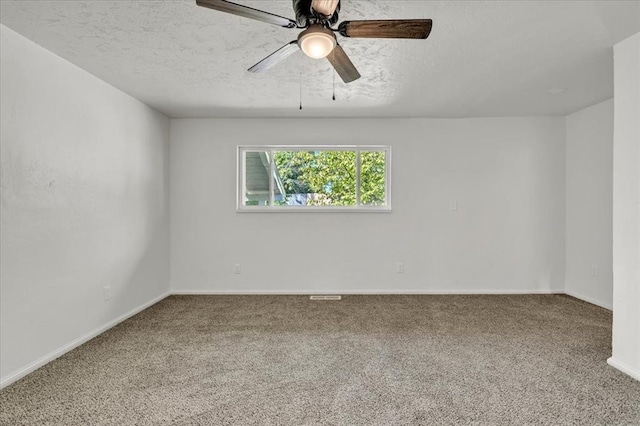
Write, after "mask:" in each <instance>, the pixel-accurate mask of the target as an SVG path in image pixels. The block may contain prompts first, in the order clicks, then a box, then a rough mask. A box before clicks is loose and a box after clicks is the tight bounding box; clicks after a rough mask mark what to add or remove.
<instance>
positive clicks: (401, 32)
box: [338, 19, 432, 39]
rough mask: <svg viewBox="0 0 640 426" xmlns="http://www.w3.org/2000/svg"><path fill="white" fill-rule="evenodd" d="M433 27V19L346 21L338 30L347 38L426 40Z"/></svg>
mask: <svg viewBox="0 0 640 426" xmlns="http://www.w3.org/2000/svg"><path fill="white" fill-rule="evenodd" d="M431 25H432V21H431V19H393V20H383V21H344V22H342V23H341V24H340V26H339V27H338V30H339V31H340V34H342V35H343V36H345V37H357V38H417V39H425V38H427V37H429V33H431Z"/></svg>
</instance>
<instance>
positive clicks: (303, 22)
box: [293, 0, 340, 27]
mask: <svg viewBox="0 0 640 426" xmlns="http://www.w3.org/2000/svg"><path fill="white" fill-rule="evenodd" d="M311 2H312V0H293V10H294V12H295V13H296V22H297V23H298V25H299V26H301V27H308V26H309V25H311V24H315V23H320V22H319V20H318V16H315V15H314V13H313V11H312V10H311ZM339 11H340V3H338V7H336V11H335V12H334V13H333V15H332V16H331V17H330V18H329V19H328V20H325V22H326V23H327V24H328V25H329V26H332V25H335V24H336V23H337V22H338V18H339V17H338V12H339Z"/></svg>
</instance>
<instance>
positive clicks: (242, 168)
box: [236, 145, 391, 213]
mask: <svg viewBox="0 0 640 426" xmlns="http://www.w3.org/2000/svg"><path fill="white" fill-rule="evenodd" d="M285 150H286V151H355V153H356V205H355V206H330V207H324V206H274V205H273V198H274V188H273V179H272V178H271V179H269V197H270V202H269V205H268V206H246V205H244V203H243V200H244V186H245V176H246V164H245V161H244V160H245V158H246V157H245V155H244V153H245V152H267V153H268V155H269V158H273V151H285ZM361 151H383V152H385V205H383V206H368V205H361V204H360V166H361V164H360V163H361V160H360V152H361ZM236 155H237V172H236V211H237V212H242V213H258V212H259V213H285V212H286V213H291V212H300V213H320V212H343V213H344V212H355V213H357V212H362V213H364V212H369V213H390V212H391V146H389V145H238V146H237V149H236ZM269 165H270V171H269V175H270V176H273V175H274V172H275V170H274V167H275V166H274V162H273V161H270V162H269Z"/></svg>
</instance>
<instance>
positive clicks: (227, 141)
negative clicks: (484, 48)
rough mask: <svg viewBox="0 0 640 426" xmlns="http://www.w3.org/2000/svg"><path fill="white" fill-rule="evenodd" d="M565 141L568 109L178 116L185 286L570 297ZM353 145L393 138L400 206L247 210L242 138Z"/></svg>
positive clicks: (175, 160) (176, 198)
mask: <svg viewBox="0 0 640 426" xmlns="http://www.w3.org/2000/svg"><path fill="white" fill-rule="evenodd" d="M564 141H565V120H564V118H493V119H491V118H488V119H460V120H439V119H387V120H365V119H344V120H340V119H318V120H307V119H299V120H296V119H281V120H274V119H266V120H241V119H236V120H233V119H229V120H226V119H219V120H217V119H203V120H172V121H171V155H170V161H171V175H172V178H171V194H172V197H171V247H172V261H171V283H172V290H173V291H176V292H186V293H188V292H195V293H207V292H214V293H216V292H220V293H225V292H229V293H271V292H273V293H343V294H344V293H350V292H356V293H402V292H417V293H429V292H447V293H449V292H453V293H455V292H478V293H488V292H504V293H512V292H516V293H517V292H527V293H528V292H549V291H559V292H562V291H563V288H564V256H565V246H564V239H565V237H564V234H565V232H564V216H565V215H564V208H565V202H564V196H565V195H564V187H565V185H564V180H565V143H564ZM340 142H342V143H347V144H389V145H391V146H392V149H393V169H392V188H393V212H392V213H390V214H383V213H324V214H323V213H307V214H304V213H237V212H236V211H235V203H236V200H235V197H236V146H237V145H239V144H295V143H299V144H335V143H340ZM453 201H457V203H458V206H459V209H458V211H457V212H452V211H450V208H449V206H450V203H451V202H453ZM396 262H405V267H406V271H405V273H404V274H398V273H396V272H395V263H396ZM235 263H240V264H241V269H242V273H241V274H239V275H236V274H234V267H233V266H234V264H235Z"/></svg>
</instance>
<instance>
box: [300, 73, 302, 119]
mask: <svg viewBox="0 0 640 426" xmlns="http://www.w3.org/2000/svg"><path fill="white" fill-rule="evenodd" d="M300 110H302V71H300Z"/></svg>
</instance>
